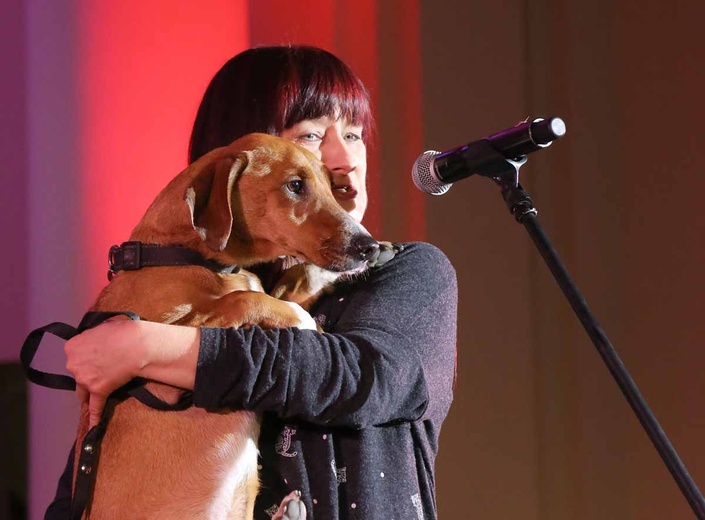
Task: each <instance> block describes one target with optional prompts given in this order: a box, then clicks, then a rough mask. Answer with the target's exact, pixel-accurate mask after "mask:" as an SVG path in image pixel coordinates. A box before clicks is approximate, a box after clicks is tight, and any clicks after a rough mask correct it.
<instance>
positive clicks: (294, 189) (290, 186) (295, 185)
mask: <svg viewBox="0 0 705 520" xmlns="http://www.w3.org/2000/svg"><path fill="white" fill-rule="evenodd" d="M286 189H287V190H289V191H290V192H291V193H294V194H299V193H301V190H303V189H304V181H302V180H301V179H293V180H290V181H289V182H287V183H286Z"/></svg>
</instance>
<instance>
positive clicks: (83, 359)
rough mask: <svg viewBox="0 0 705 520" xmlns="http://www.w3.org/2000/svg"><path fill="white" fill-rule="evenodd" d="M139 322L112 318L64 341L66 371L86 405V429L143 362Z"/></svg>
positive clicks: (139, 368)
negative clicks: (88, 420) (112, 395)
mask: <svg viewBox="0 0 705 520" xmlns="http://www.w3.org/2000/svg"><path fill="white" fill-rule="evenodd" d="M138 327H139V322H135V321H132V320H129V319H114V320H110V321H107V322H105V323H103V324H101V325H98V326H97V327H93V328H91V329H88V330H86V331H85V332H83V333H81V334H79V335H78V336H75V337H74V338H72V339H70V340H68V341H67V342H66V344H65V345H64V352H65V353H66V368H67V369H68V371H69V372H71V373H72V374H73V376H74V378H75V379H76V386H77V388H76V391H77V393H78V396H79V398H80V399H81V401H82V402H87V403H88V409H89V412H90V426H91V427H93V426H95V425H96V424H97V423H98V421H99V420H100V416H101V413H102V411H103V407H104V406H105V401H106V399H107V398H108V396H109V395H110V394H111V393H113V392H114V391H115V390H117V389H118V388H120V387H121V386H122V385H124V384H125V383H127V382H128V381H130V380H131V379H133V378H135V377H136V376H137V374H138V373H139V372H140V370H141V369H142V368H143V367H144V365H145V363H146V354H145V349H144V345H143V344H142V343H141V342H140V340H139V336H140V334H139V330H138Z"/></svg>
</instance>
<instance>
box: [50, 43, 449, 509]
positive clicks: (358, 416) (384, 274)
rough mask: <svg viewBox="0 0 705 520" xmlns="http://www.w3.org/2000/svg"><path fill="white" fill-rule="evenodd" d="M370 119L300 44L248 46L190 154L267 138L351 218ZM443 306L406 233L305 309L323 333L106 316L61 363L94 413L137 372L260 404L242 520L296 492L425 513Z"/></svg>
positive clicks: (423, 255) (441, 367) (431, 263)
mask: <svg viewBox="0 0 705 520" xmlns="http://www.w3.org/2000/svg"><path fill="white" fill-rule="evenodd" d="M372 130H373V120H372V113H371V108H370V102H369V95H368V93H367V91H366V90H365V88H364V86H363V85H362V83H361V82H360V80H359V79H358V78H357V77H356V76H355V75H354V74H353V73H352V72H351V71H350V69H349V68H348V67H347V66H346V65H345V64H343V63H342V62H341V61H340V60H339V59H338V58H336V57H335V56H333V55H332V54H330V53H328V52H326V51H323V50H321V49H316V48H311V47H268V48H258V49H251V50H248V51H245V52H243V53H241V54H239V55H238V56H236V57H234V58H233V59H231V60H230V61H229V62H228V63H226V64H225V65H224V66H223V68H222V69H221V70H220V71H219V72H218V73H217V74H216V76H215V77H214V78H213V80H212V82H211V84H210V85H209V87H208V89H207V91H206V93H205V96H204V98H203V100H202V103H201V106H200V108H199V111H198V115H197V117H196V122H195V125H194V129H193V133H192V136H191V145H190V161H194V160H195V159H197V158H198V157H200V156H201V155H203V154H204V153H206V152H208V151H210V150H212V149H213V148H216V147H219V146H223V145H226V144H228V143H230V142H231V141H233V140H234V139H236V138H237V137H240V136H242V135H244V134H247V133H250V132H267V133H270V134H274V135H279V136H281V137H284V138H286V139H290V140H292V141H294V142H296V143H298V144H299V145H301V146H302V147H305V148H307V149H309V150H310V151H312V152H313V153H314V154H316V155H317V156H318V157H319V158H320V159H321V160H322V161H323V162H324V163H325V164H326V166H327V167H328V168H329V170H330V171H331V175H332V186H333V192H334V194H335V196H336V199H337V200H338V201H339V203H340V204H341V206H342V207H343V208H344V209H345V210H346V211H348V212H349V213H350V214H351V215H352V216H353V217H354V218H355V219H357V220H358V221H360V220H362V217H363V215H364V212H365V209H366V207H367V191H366V187H365V178H366V173H367V171H366V170H367V160H366V143H367V142H369V139H370V135H371V133H372ZM270 274H276V273H275V272H274V268H273V267H272V268H271V269H270ZM456 308H457V285H456V279H455V272H454V270H453V268H452V267H451V265H450V263H449V262H448V260H447V258H446V257H445V256H444V255H443V254H442V253H441V252H440V251H439V250H438V249H436V248H434V247H433V246H430V245H428V244H422V243H412V244H406V245H405V247H404V249H403V250H402V251H401V252H400V253H398V254H397V255H396V256H395V257H394V258H393V259H392V260H390V261H389V262H387V263H386V264H384V265H382V266H381V267H378V268H374V269H372V270H370V272H369V273H368V274H367V275H366V276H365V277H364V278H361V279H357V280H352V281H346V282H340V283H338V284H337V285H336V286H335V288H334V290H333V292H332V293H330V294H327V295H325V296H323V297H322V298H321V299H320V300H319V301H318V302H317V303H316V304H315V305H314V307H313V308H312V309H311V314H312V315H313V316H314V318H315V319H316V321H317V322H318V323H319V324H322V326H323V329H324V330H325V331H326V332H324V333H319V332H316V331H312V330H299V329H296V328H287V329H271V330H262V329H260V328H259V327H253V328H250V329H247V330H236V329H215V328H202V329H200V330H199V329H195V328H189V327H178V326H173V325H163V324H157V323H148V322H131V321H115V322H109V323H105V324H103V325H101V326H99V327H97V328H95V329H92V330H89V331H87V332H85V333H83V334H81V335H80V336H78V337H77V338H75V339H73V340H71V341H69V342H67V343H66V348H65V350H66V354H67V359H68V362H67V367H68V368H69V370H70V371H71V372H72V373H73V374H74V376H75V377H76V381H77V382H78V383H79V385H80V386H81V392H82V394H83V397H84V398H86V399H90V402H91V409H92V421H93V422H95V421H96V420H97V418H98V417H99V414H100V410H101V408H102V406H103V404H104V401H105V397H106V396H107V395H108V394H109V393H110V392H112V391H113V390H115V389H117V388H118V387H120V386H121V385H122V384H124V383H125V382H127V381H129V380H130V379H132V378H134V377H137V376H140V377H144V378H147V379H153V380H157V381H161V382H163V383H167V384H171V385H175V386H179V387H182V388H187V389H193V392H194V402H195V404H196V406H200V407H203V408H206V409H209V410H218V409H221V408H224V407H228V408H234V409H245V410H252V411H255V412H259V413H261V414H262V433H261V437H260V452H261V465H262V470H261V479H262V489H261V492H260V495H259V496H258V499H257V505H256V509H255V517H256V518H269V517H271V515H272V511H273V509H272V507H274V510H276V504H278V503H279V501H280V500H281V499H282V498H283V497H284V496H285V495H287V494H288V493H289V492H291V491H292V490H297V489H298V490H300V491H301V492H302V495H303V500H304V502H305V503H306V506H307V510H308V518H309V519H324V520H332V519H338V518H364V519H377V518H379V519H391V518H404V519H407V518H420V519H428V518H436V516H437V515H436V505H435V490H434V481H435V479H434V461H435V456H436V452H437V449H438V435H439V431H440V427H441V424H442V422H443V420H444V418H445V416H446V414H447V412H448V408H449V406H450V403H451V400H452V385H453V379H454V370H455V369H454V363H455V336H456ZM106 345H107V346H108V348H106ZM68 468H70V463H69V466H67V469H68ZM62 482H63V483H64V484H63V485H62V484H61V483H60V485H59V492H58V493H57V500H56V501H55V502H54V504H52V506H50V508H49V511H48V512H47V518H61V517H62V516H61V513H60V511H61V508H62V505H63V506H65V505H66V500H67V498H66V496H67V492H70V491H69V489H70V476H69V474H67V473H65V474H64V477H63V478H62ZM61 497H63V498H61Z"/></svg>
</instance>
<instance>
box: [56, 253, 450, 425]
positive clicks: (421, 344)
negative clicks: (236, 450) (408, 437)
mask: <svg viewBox="0 0 705 520" xmlns="http://www.w3.org/2000/svg"><path fill="white" fill-rule="evenodd" d="M350 300H351V301H349V302H346V304H345V306H344V310H343V313H342V315H341V316H339V317H337V319H336V320H335V323H334V324H332V326H333V331H334V333H332V334H321V333H317V332H315V331H309V330H298V329H271V330H262V329H260V328H259V327H253V328H251V329H239V330H236V329H209V328H204V329H203V330H202V331H201V330H199V329H197V328H192V327H181V326H175V325H163V324H159V323H152V322H134V321H131V320H114V321H110V322H107V323H105V324H103V325H100V326H98V327H96V328H94V329H90V330H88V331H86V332H84V333H82V334H81V335H79V336H77V337H76V338H74V339H72V340H70V341H69V342H67V343H66V346H65V351H66V355H67V360H68V361H67V368H68V369H69V371H71V372H72V373H73V374H74V376H75V378H76V381H77V383H78V384H79V392H81V393H82V394H83V399H86V400H89V407H90V411H91V425H93V424H96V423H97V422H98V420H99V418H100V413H101V411H102V408H103V407H104V404H105V400H106V398H107V396H108V395H109V394H110V393H111V392H113V391H114V390H116V389H117V388H119V387H120V386H122V385H124V384H125V383H127V382H128V381H130V380H131V379H133V378H134V377H143V378H145V379H152V380H155V381H160V382H163V383H167V384H170V385H174V386H178V387H181V388H186V389H194V390H195V392H194V399H195V402H196V404H197V405H198V406H201V407H204V408H208V409H214V410H215V409H221V408H225V407H230V408H234V409H249V410H254V411H265V410H272V411H276V412H277V413H278V414H279V415H280V416H282V417H287V418H299V419H304V420H309V421H311V422H319V423H326V424H341V425H350V426H360V425H364V424H369V423H375V424H381V423H385V422H389V421H394V420H414V419H418V418H419V417H420V416H421V415H422V414H423V413H424V411H425V410H426V409H427V407H430V410H429V412H432V411H433V410H435V409H438V411H439V412H440V413H442V414H445V411H446V410H447V407H448V406H449V405H450V399H451V394H452V380H453V375H454V368H453V367H454V361H455V340H456V337H455V335H456V319H457V285H456V279H455V272H454V270H453V268H452V267H451V266H450V263H449V262H448V260H447V258H446V257H445V256H444V255H443V254H442V253H441V252H440V251H439V250H437V249H436V248H434V247H432V246H429V245H427V244H413V245H411V246H410V247H408V248H407V249H406V250H405V251H404V252H402V253H400V254H399V255H398V258H395V259H394V260H393V261H392V262H390V263H389V264H388V265H387V266H385V267H383V268H381V269H379V270H377V271H375V272H374V273H372V274H371V275H369V279H368V280H366V281H362V282H359V283H358V284H357V285H356V289H355V290H354V291H352V294H351V297H350ZM199 345H200V352H199ZM194 387H195V388H194Z"/></svg>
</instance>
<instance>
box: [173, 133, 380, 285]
mask: <svg viewBox="0 0 705 520" xmlns="http://www.w3.org/2000/svg"><path fill="white" fill-rule="evenodd" d="M191 168H194V169H195V170H196V174H195V175H194V176H193V180H192V184H191V186H189V188H188V190H187V194H186V201H187V203H188V204H189V208H190V210H191V220H192V224H193V227H194V229H195V230H196V231H197V232H198V234H199V235H200V237H201V238H202V239H203V241H204V243H205V244H206V245H207V246H208V248H209V249H210V250H212V251H214V252H220V253H222V254H225V255H228V256H230V257H232V258H233V260H234V261H235V262H239V263H241V264H242V265H245V264H244V263H243V257H245V258H248V259H251V263H256V262H263V261H270V260H273V259H275V258H278V257H280V256H294V257H297V258H298V259H300V260H304V261H308V262H312V263H314V264H316V265H317V266H319V267H322V268H324V269H328V270H331V271H352V270H358V269H361V268H363V267H364V266H365V262H366V261H367V260H368V259H369V258H370V257H371V256H372V255H374V253H375V252H376V250H377V248H378V245H377V242H376V241H375V240H374V239H373V238H372V237H371V236H370V234H369V233H368V232H367V231H366V230H365V228H364V227H362V226H361V225H360V224H359V223H357V222H355V221H354V220H353V219H352V218H351V217H350V215H348V213H346V212H345V211H344V210H343V209H342V208H341V207H340V206H339V205H338V203H337V202H336V200H335V198H334V196H333V193H332V191H331V180H330V174H329V172H328V171H327V170H326V168H325V166H324V165H323V164H322V163H321V161H319V160H318V159H317V158H316V157H315V156H314V155H313V154H311V153H310V152H308V151H307V150H304V149H303V148H301V147H299V146H297V145H295V144H294V143H292V142H290V141H287V140H284V139H281V138H278V137H274V136H271V135H266V134H250V135H247V136H245V137H242V138H241V139H238V140H237V141H235V142H233V143H232V144H231V145H229V146H228V147H225V148H220V149H218V150H216V151H214V152H211V153H210V154H207V155H205V156H204V157H202V158H201V159H199V160H198V161H196V162H195V163H194V164H193V165H192V166H191ZM218 256H222V255H218Z"/></svg>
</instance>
